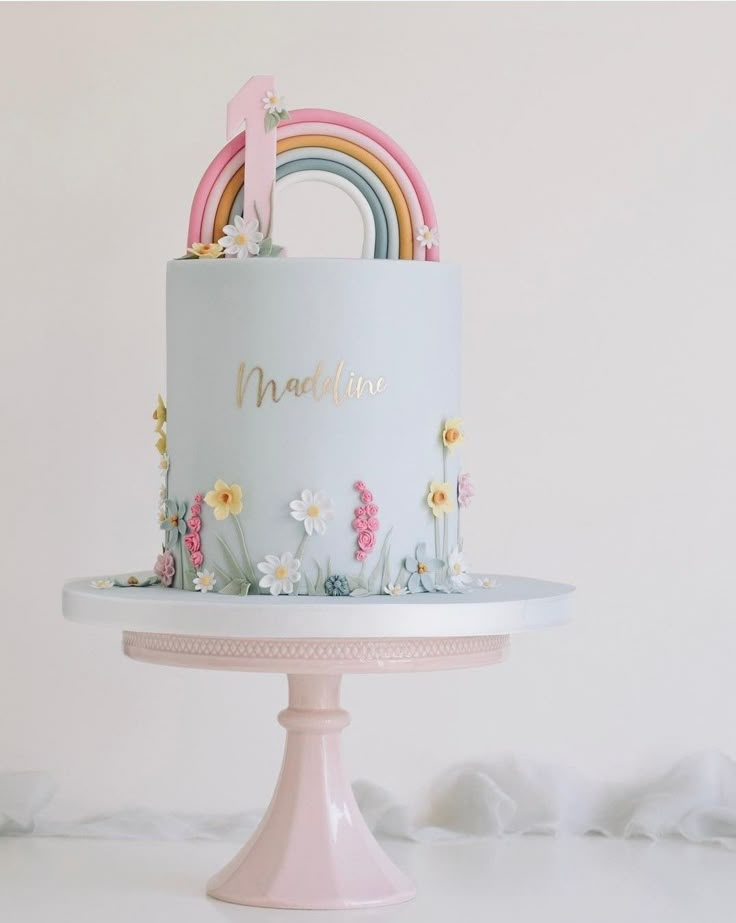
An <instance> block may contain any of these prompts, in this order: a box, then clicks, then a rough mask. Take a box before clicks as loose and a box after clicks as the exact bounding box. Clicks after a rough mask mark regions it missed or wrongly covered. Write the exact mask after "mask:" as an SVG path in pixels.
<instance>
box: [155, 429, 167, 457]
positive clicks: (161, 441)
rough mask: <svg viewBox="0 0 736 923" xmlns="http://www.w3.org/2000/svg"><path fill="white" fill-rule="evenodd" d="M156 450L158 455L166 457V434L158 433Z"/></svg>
mask: <svg viewBox="0 0 736 923" xmlns="http://www.w3.org/2000/svg"><path fill="white" fill-rule="evenodd" d="M156 449H157V451H158V454H159V455H166V433H160V434H159V437H158V439H157V440H156Z"/></svg>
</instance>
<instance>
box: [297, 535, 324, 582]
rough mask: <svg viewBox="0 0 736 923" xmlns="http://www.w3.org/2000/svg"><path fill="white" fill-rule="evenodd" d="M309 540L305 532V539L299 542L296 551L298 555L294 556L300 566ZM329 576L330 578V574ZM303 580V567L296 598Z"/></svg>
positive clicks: (300, 570)
mask: <svg viewBox="0 0 736 923" xmlns="http://www.w3.org/2000/svg"><path fill="white" fill-rule="evenodd" d="M308 538H309V536H308V535H307V534H306V532H305V533H304V538H303V539H302V540H301V541H300V542H299V547H298V548H297V549H296V554H295V555H294V557H295V558H296V559H297V561H299V563H300V564H301V563H303V560H302V559H303V556H304V549H305V548H306V545H307V539H308ZM327 576H329V574H328V575H327ZM302 580H304V568H303V567H302V568H300V569H299V583H297V585H296V593H295V594H294V595H295V596H298V595H299V589H300V588H301V585H302Z"/></svg>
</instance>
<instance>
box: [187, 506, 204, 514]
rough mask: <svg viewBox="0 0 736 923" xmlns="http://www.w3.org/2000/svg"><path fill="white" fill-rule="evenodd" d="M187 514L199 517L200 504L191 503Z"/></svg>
mask: <svg viewBox="0 0 736 923" xmlns="http://www.w3.org/2000/svg"><path fill="white" fill-rule="evenodd" d="M189 512H190V513H191V514H192V516H199V515H200V514H201V513H202V505H201V504H200V503H193V504H192V505H191V506H190V507H189Z"/></svg>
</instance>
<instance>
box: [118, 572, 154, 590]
mask: <svg viewBox="0 0 736 923" xmlns="http://www.w3.org/2000/svg"><path fill="white" fill-rule="evenodd" d="M160 582H161V580H160V578H159V576H158V574H123V575H122V576H120V577H115V578H114V579H113V583H114V584H115V586H120V587H147V586H155V585H156V584H157V583H160Z"/></svg>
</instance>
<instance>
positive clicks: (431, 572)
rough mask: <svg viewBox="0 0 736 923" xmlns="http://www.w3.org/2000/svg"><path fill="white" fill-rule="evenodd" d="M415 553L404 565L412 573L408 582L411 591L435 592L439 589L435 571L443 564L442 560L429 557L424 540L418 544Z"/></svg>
mask: <svg viewBox="0 0 736 923" xmlns="http://www.w3.org/2000/svg"><path fill="white" fill-rule="evenodd" d="M415 555H416V557H413V558H406V559H405V560H404V567H405V568H406V569H407V570H408V571H409V574H410V577H409V582H408V584H407V586H408V588H409V592H410V593H434V592H435V590H437V589H438V587H436V586H435V583H434V576H435V571H436V570H437V568H438V567H441V566H442V561H438V560H437V558H429V557H427V546H426V544H425V543H424V542H422V543H421V545H417V549H416V552H415Z"/></svg>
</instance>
